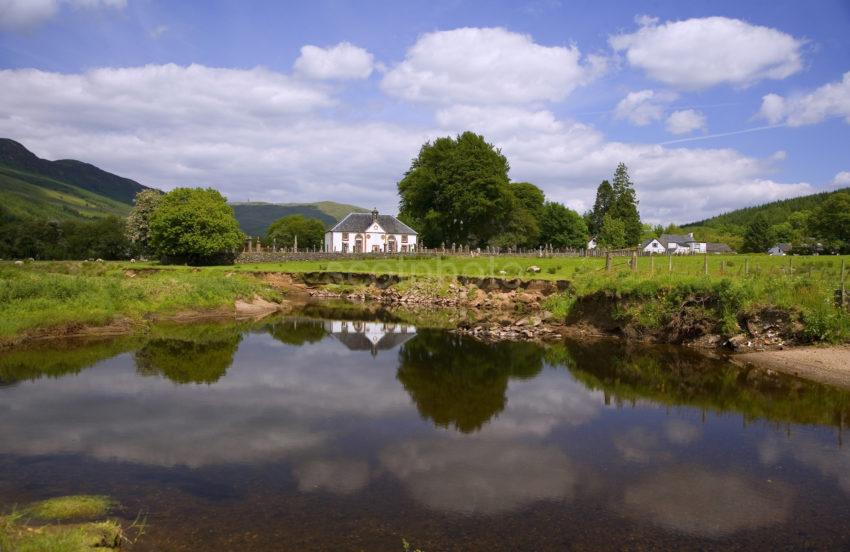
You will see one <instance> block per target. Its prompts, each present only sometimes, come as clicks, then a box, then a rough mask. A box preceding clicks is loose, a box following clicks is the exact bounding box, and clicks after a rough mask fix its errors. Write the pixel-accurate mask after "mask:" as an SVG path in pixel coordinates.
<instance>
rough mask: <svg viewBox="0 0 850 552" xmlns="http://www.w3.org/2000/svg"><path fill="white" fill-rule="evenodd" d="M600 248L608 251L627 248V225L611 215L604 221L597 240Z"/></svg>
mask: <svg viewBox="0 0 850 552" xmlns="http://www.w3.org/2000/svg"><path fill="white" fill-rule="evenodd" d="M596 241H597V243H598V244H599V246H600V247H603V248H606V249H623V248H625V247H626V245H627V242H626V224H625V223H624V222H623V221H622V220H621V219H618V218H614V217H613V216H612V215H611V214H610V213H609V214H607V215H605V217H604V218H603V220H602V229H601V230H600V231H599V235H598V236H597V238H596Z"/></svg>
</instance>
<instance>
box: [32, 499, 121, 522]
mask: <svg viewBox="0 0 850 552" xmlns="http://www.w3.org/2000/svg"><path fill="white" fill-rule="evenodd" d="M112 506H113V502H112V500H111V499H110V498H109V497H107V496H101V495H73V496H61V497H57V498H50V499H47V500H42V501H41V502H36V503H35V504H33V505H32V506H30V507H29V508H27V510H26V512H27V513H28V514H30V515H32V516H33V517H36V518H39V519H44V520H57V519H60V520H61V519H73V518H86V519H89V518H98V517H103V516H105V515H106V514H107V512H109V509H110V508H111V507H112Z"/></svg>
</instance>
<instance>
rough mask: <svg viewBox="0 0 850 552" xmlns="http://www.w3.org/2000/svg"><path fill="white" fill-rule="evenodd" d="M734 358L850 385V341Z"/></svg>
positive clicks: (800, 375)
mask: <svg viewBox="0 0 850 552" xmlns="http://www.w3.org/2000/svg"><path fill="white" fill-rule="evenodd" d="M732 358H733V360H734V361H735V362H737V363H739V364H744V365H752V366H755V367H757V368H762V369H766V370H775V371H777V372H782V373H785V374H790V375H792V376H798V377H802V378H806V379H810V380H814V381H817V382H820V383H825V384H828V385H835V386H839V387H844V388H847V389H850V345H836V346H832V347H798V348H794V349H784V350H776V351H760V352H753V353H743V354H739V355H734V356H733V357H732Z"/></svg>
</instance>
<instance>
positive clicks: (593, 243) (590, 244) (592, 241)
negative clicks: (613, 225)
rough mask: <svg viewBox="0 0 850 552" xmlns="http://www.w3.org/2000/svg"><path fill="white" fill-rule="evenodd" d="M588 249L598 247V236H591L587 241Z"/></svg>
mask: <svg viewBox="0 0 850 552" xmlns="http://www.w3.org/2000/svg"><path fill="white" fill-rule="evenodd" d="M587 249H588V251H590V250H591V249H596V238H590V241H588V242H587Z"/></svg>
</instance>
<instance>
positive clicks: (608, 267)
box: [605, 251, 611, 272]
mask: <svg viewBox="0 0 850 552" xmlns="http://www.w3.org/2000/svg"><path fill="white" fill-rule="evenodd" d="M605 272H611V252H610V251H606V252H605Z"/></svg>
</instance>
